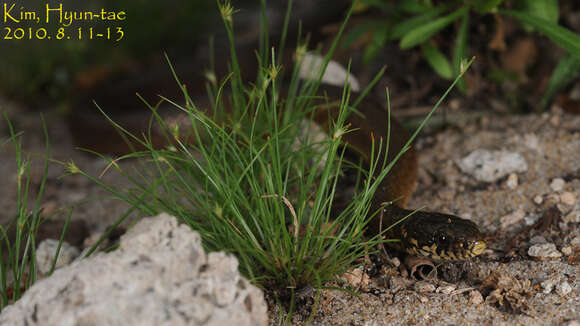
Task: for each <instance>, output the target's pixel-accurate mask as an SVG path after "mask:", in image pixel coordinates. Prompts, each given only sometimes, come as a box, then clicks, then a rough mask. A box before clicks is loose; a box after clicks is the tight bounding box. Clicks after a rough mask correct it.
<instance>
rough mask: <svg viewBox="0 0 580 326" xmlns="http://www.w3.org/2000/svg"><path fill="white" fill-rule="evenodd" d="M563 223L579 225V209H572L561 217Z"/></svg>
mask: <svg viewBox="0 0 580 326" xmlns="http://www.w3.org/2000/svg"><path fill="white" fill-rule="evenodd" d="M562 221H563V222H564V223H580V208H575V209H573V210H572V211H571V212H570V213H568V214H566V215H564V216H563V217H562Z"/></svg>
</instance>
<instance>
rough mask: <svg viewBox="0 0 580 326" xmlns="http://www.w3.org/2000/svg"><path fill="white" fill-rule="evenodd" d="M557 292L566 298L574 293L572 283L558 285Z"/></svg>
mask: <svg viewBox="0 0 580 326" xmlns="http://www.w3.org/2000/svg"><path fill="white" fill-rule="evenodd" d="M556 292H557V293H558V294H559V295H560V296H565V295H567V294H568V293H570V292H572V287H571V286H570V283H568V282H567V281H564V282H562V283H560V284H558V287H557V288H556Z"/></svg>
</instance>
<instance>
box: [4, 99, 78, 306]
mask: <svg viewBox="0 0 580 326" xmlns="http://www.w3.org/2000/svg"><path fill="white" fill-rule="evenodd" d="M0 111H2V115H3V116H4V119H5V121H6V123H7V125H8V131H9V135H10V137H9V138H8V139H7V140H6V141H5V142H3V143H0V146H3V145H6V144H8V143H12V146H13V148H14V152H15V154H16V166H17V175H16V178H17V199H16V203H17V209H16V212H15V214H14V217H13V218H12V220H11V222H10V224H8V225H5V226H2V225H0V311H1V310H2V309H3V308H4V307H6V306H7V305H9V304H11V303H12V302H14V301H16V300H18V299H19V298H20V297H21V296H22V294H23V293H24V292H25V291H26V290H27V289H29V288H30V287H31V286H32V285H33V284H34V282H36V280H37V278H38V269H37V265H36V246H37V234H38V229H39V227H40V225H41V223H42V222H43V219H44V216H43V214H42V208H41V203H42V197H43V195H44V190H45V185H46V180H47V175H48V162H49V157H50V143H49V139H48V133H47V129H46V125H45V124H44V119H43V120H42V125H43V132H44V137H45V146H46V153H45V155H44V166H43V171H42V174H41V179H40V182H39V185H38V189H37V190H36V199H35V200H34V201H33V198H32V196H33V195H32V194H33V193H34V190H33V189H32V187H33V184H32V177H31V163H32V160H31V159H30V154H26V155H25V152H24V150H23V149H22V133H17V132H16V131H15V130H14V127H13V125H12V123H11V122H10V120H9V119H8V116H7V114H6V112H5V111H4V110H3V109H2V108H0ZM70 215H71V214H70V212H69V214H68V217H67V221H66V223H65V227H64V229H63V231H62V235H61V239H60V241H59V244H58V248H57V252H56V255H55V258H54V260H53V262H52V268H51V271H50V272H49V274H51V273H52V271H54V267H55V265H56V258H57V257H58V252H59V250H60V246H61V244H62V241H63V236H64V233H65V232H66V228H67V225H68V221H69V220H70Z"/></svg>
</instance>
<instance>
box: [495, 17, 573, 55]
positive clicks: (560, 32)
mask: <svg viewBox="0 0 580 326" xmlns="http://www.w3.org/2000/svg"><path fill="white" fill-rule="evenodd" d="M500 13H501V14H504V15H508V16H512V17H515V18H517V19H518V20H519V21H520V22H522V23H525V24H529V25H531V26H532V27H534V28H535V29H537V30H538V31H539V32H540V33H542V34H544V35H546V36H547V37H548V38H549V39H550V40H552V41H554V43H556V44H558V45H559V46H561V47H563V48H564V49H566V50H567V51H568V52H569V53H570V54H571V55H573V56H575V57H577V58H580V36H578V34H576V33H574V32H572V31H570V30H568V29H566V28H564V27H561V26H558V25H556V24H554V23H552V22H550V21H548V20H545V19H542V18H538V17H535V16H532V15H529V14H526V13H522V12H517V11H513V10H500Z"/></svg>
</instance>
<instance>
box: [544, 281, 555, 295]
mask: <svg viewBox="0 0 580 326" xmlns="http://www.w3.org/2000/svg"><path fill="white" fill-rule="evenodd" d="M540 285H541V286H542V289H544V290H543V291H542V292H543V293H544V294H550V292H552V290H553V289H554V286H556V282H555V281H554V280H545V281H543V282H542V283H540Z"/></svg>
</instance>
